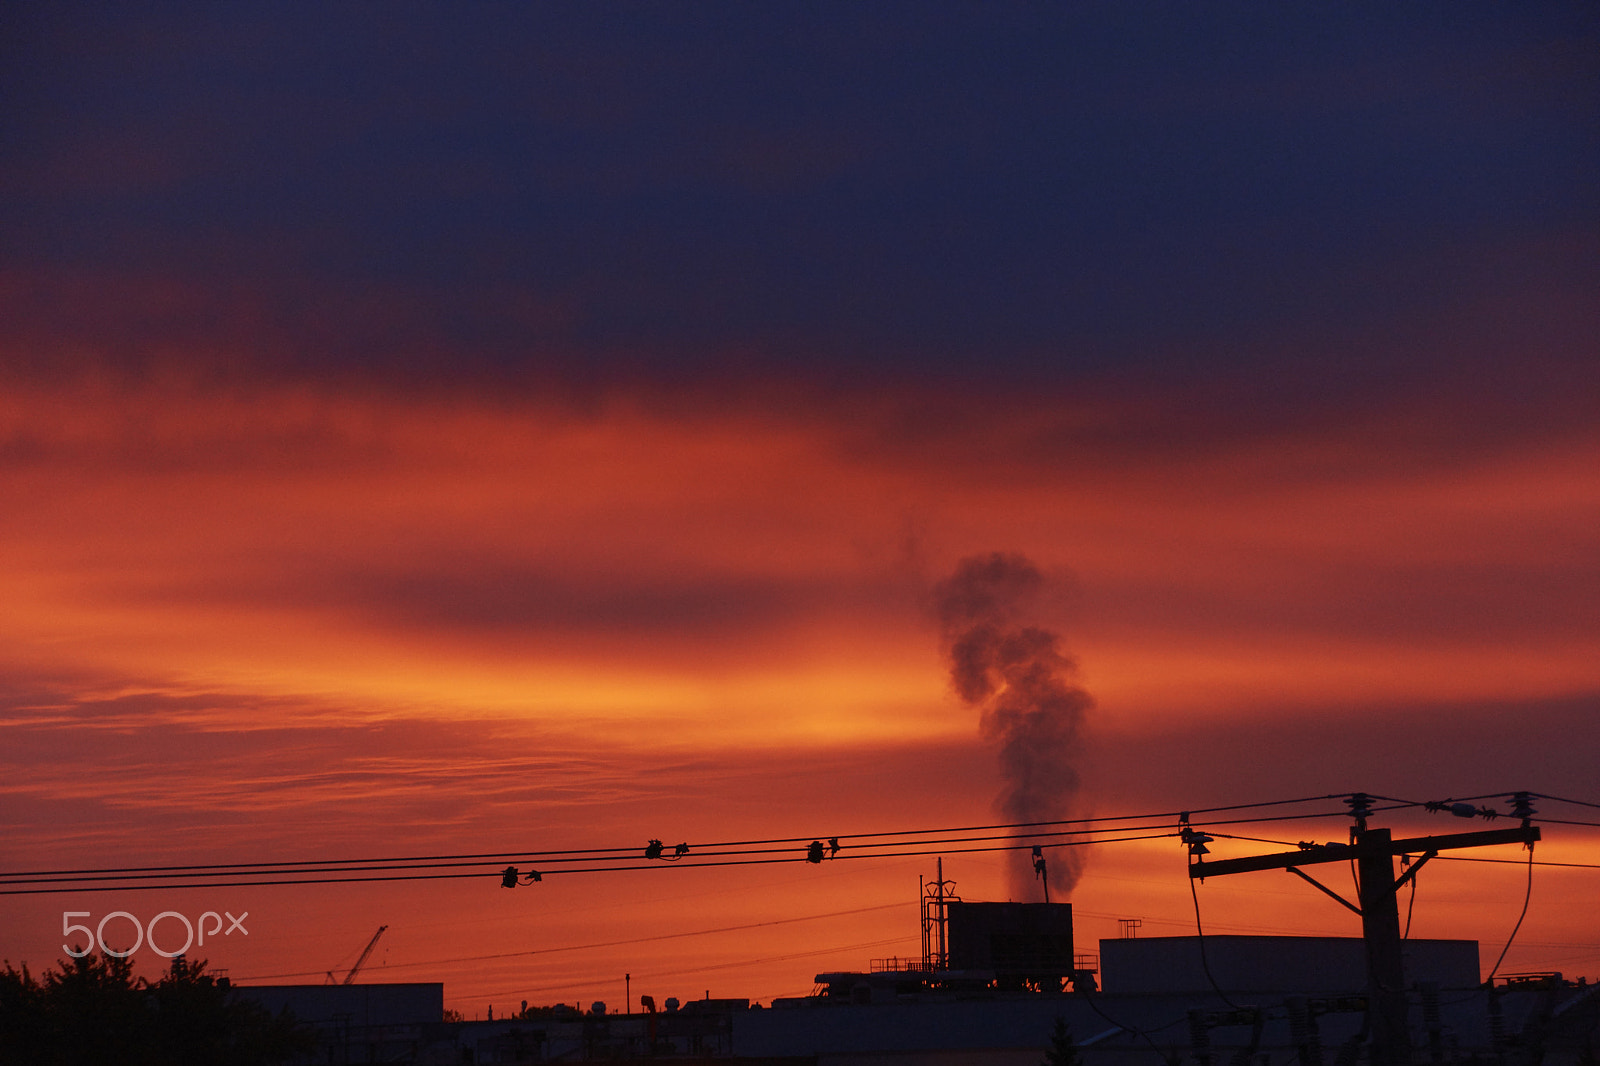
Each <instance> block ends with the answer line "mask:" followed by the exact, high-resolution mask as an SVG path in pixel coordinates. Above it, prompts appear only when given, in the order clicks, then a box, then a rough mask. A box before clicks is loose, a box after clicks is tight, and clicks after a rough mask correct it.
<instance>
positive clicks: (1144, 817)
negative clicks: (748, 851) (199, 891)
mask: <svg viewBox="0 0 1600 1066" xmlns="http://www.w3.org/2000/svg"><path fill="white" fill-rule="evenodd" d="M1336 798H1338V797H1337V796H1312V797H1308V798H1305V799H1294V800H1270V801H1267V802H1264V803H1247V804H1233V805H1230V806H1226V807H1210V808H1203V809H1199V810H1192V811H1187V812H1184V811H1165V812H1157V813H1153V814H1135V815H1116V816H1109V815H1108V816H1102V817H1096V818H1068V819H1057V820H1055V821H1044V822H1009V823H1000V824H995V825H972V826H955V827H946V828H936V829H904V830H893V831H880V832H870V833H853V834H843V833H840V834H831V833H830V834H827V836H831V837H835V838H836V839H839V840H846V839H848V840H853V841H860V840H874V839H877V838H881V837H914V836H928V835H932V834H953V833H972V832H986V831H989V830H997V829H1006V830H1017V829H1036V828H1039V827H1041V826H1072V825H1089V824H1098V823H1104V822H1124V823H1125V822H1147V821H1156V820H1160V827H1165V826H1166V825H1168V824H1170V823H1171V820H1172V819H1174V818H1176V817H1178V816H1179V815H1181V814H1190V815H1194V814H1211V813H1217V812H1222V811H1232V810H1244V809H1252V808H1259V807H1275V806H1284V805H1288V804H1297V803H1308V802H1313V801H1316V800H1320V799H1336ZM1342 813H1343V812H1333V813H1322V812H1318V813H1313V814H1298V815H1279V816H1272V817H1264V818H1251V819H1219V820H1215V821H1211V822H1202V823H1195V824H1197V825H1203V826H1211V825H1237V824H1254V823H1257V822H1266V821H1287V820H1294V819H1304V818H1324V817H1334V816H1335V815H1337V814H1342ZM1131 828H1132V827H1128V826H1111V827H1108V828H1106V829H1086V830H1072V829H1061V830H1058V831H1057V832H1059V833H1068V832H1070V833H1085V832H1127V831H1129V830H1130V829H1131ZM1140 828H1144V827H1140ZM1151 828H1155V827H1151ZM1027 835H1031V836H1050V835H1055V834H1053V833H1048V832H1047V833H1041V834H1027ZM1021 836H1024V834H1018V833H1010V834H1007V837H1008V838H1012V839H1014V838H1019V837H1021ZM820 838H821V836H820V835H818V836H807V837H773V838H769V839H765V840H726V841H712V842H709V843H703V844H697V845H696V848H697V849H699V850H700V851H701V852H703V850H704V849H706V848H742V847H756V846H761V845H771V844H791V845H800V844H806V843H809V842H810V841H811V840H814V839H820ZM941 842H943V841H941ZM873 846H884V845H873ZM639 850H640V849H639V847H638V846H637V845H627V846H622V847H595V848H577V849H564V850H561V849H558V850H549V851H541V850H533V849H508V850H504V851H489V852H475V853H467V854H452V855H400V856H384V857H377V858H359V859H300V860H285V861H275V862H238V863H206V864H197V865H187V866H110V867H95V868H89V869H72V870H16V871H0V883H6V882H7V881H11V880H14V879H21V878H46V877H54V876H69V875H79V874H119V875H135V874H143V873H172V874H174V875H180V874H183V873H186V872H193V873H194V874H195V875H196V876H215V875H216V873H217V871H219V870H222V869H231V870H245V869H259V870H260V871H261V872H262V873H263V875H265V873H267V872H269V871H270V870H275V871H281V872H285V873H299V872H312V871H314V870H319V869H326V868H328V867H349V868H356V867H360V866H367V865H377V864H385V865H389V864H404V865H405V866H406V867H407V868H411V867H413V866H414V865H416V864H431V865H449V864H451V863H452V862H456V861H473V860H477V861H484V862H488V861H500V860H507V859H514V860H521V861H525V862H539V863H543V864H550V863H556V862H580V861H582V862H590V861H605V859H606V857H607V856H615V857H616V858H624V857H629V856H632V855H635V854H638V852H639ZM296 867H301V868H304V869H292V868H296Z"/></svg>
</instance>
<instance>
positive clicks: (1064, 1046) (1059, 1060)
mask: <svg viewBox="0 0 1600 1066" xmlns="http://www.w3.org/2000/svg"><path fill="white" fill-rule="evenodd" d="M1041 1066H1083V1059H1082V1058H1080V1057H1079V1055H1078V1044H1077V1041H1075V1040H1073V1038H1072V1030H1070V1029H1068V1028H1067V1021H1066V1019H1065V1018H1057V1019H1056V1027H1055V1029H1054V1030H1053V1031H1052V1032H1051V1033H1050V1047H1049V1048H1048V1049H1046V1050H1045V1053H1044V1061H1043V1063H1041Z"/></svg>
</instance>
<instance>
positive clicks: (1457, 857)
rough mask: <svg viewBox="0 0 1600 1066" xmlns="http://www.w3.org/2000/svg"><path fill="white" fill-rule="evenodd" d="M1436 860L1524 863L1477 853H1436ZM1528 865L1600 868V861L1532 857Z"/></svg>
mask: <svg viewBox="0 0 1600 1066" xmlns="http://www.w3.org/2000/svg"><path fill="white" fill-rule="evenodd" d="M1434 860H1435V861H1441V860H1442V861H1444V862H1494V863H1501V864H1503V865H1506V866H1522V865H1524V862H1523V860H1522V859H1489V858H1483V857H1480V856H1476V855H1435V856H1434ZM1527 865H1529V866H1560V867H1564V868H1566V869H1569V870H1600V862H1554V861H1552V860H1549V859H1539V860H1538V861H1534V860H1533V859H1532V858H1529V859H1528V860H1527Z"/></svg>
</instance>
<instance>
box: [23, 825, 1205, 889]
mask: <svg viewBox="0 0 1600 1066" xmlns="http://www.w3.org/2000/svg"><path fill="white" fill-rule="evenodd" d="M1176 835H1177V833H1176V832H1171V833H1151V834H1145V835H1140V836H1128V837H1109V838H1097V839H1093V840H1064V841H1059V842H1057V843H1054V844H1050V845H1048V846H1049V847H1053V848H1067V847H1082V846H1085V845H1088V844H1119V843H1126V842H1129V841H1135V840H1160V839H1163V838H1166V837H1172V836H1176ZM917 843H919V844H928V845H937V844H939V843H941V841H937V840H929V841H918V842H917ZM1030 846H1031V845H1028V844H1003V845H995V846H991V847H980V848H941V847H929V848H925V849H923V850H917V851H904V850H902V851H885V852H875V853H871V854H860V853H845V852H841V853H840V854H838V855H835V856H833V858H832V859H829V860H827V861H830V862H831V861H834V860H835V859H896V858H907V857H912V856H924V855H970V854H979V853H984V852H995V851H1019V850H1022V849H1024V848H1027V847H1030ZM807 861H808V859H807V858H806V856H805V855H803V854H802V855H794V854H785V855H782V856H780V857H775V858H752V859H721V860H717V861H713V862H672V863H662V862H651V863H643V864H637V865H629V866H617V865H612V866H588V867H579V868H577V869H556V870H551V871H549V876H552V877H554V876H559V875H561V874H588V873H631V872H634V871H638V870H664V869H679V870H694V869H706V868H711V867H723V866H768V865H774V864H777V863H794V862H807ZM323 872H326V873H352V872H356V871H354V870H327V871H323ZM499 873H500V871H498V870H474V871H470V872H458V873H442V874H441V873H432V874H416V873H413V874H400V873H396V874H381V875H376V876H367V877H305V878H289V879H283V878H272V879H270V880H253V881H246V880H237V879H229V880H224V881H207V882H191V881H185V882H181V883H177V884H172V883H161V884H137V885H134V884H122V883H114V884H80V883H74V884H73V885H71V886H68V887H50V888H7V889H0V896H24V895H52V894H60V893H63V892H147V891H155V890H159V889H169V890H171V889H187V888H249V887H270V886H273V885H333V884H356V883H372V882H379V881H443V880H459V879H462V878H485V877H489V876H498V875H499ZM215 876H219V877H227V876H228V875H227V873H226V872H221V873H218V874H216V875H215ZM241 876H243V875H241ZM93 880H107V881H111V880H116V879H112V878H97V879H93ZM7 883H10V884H29V883H30V882H27V881H13V882H7ZM42 883H47V884H51V885H56V884H58V882H57V881H51V880H45V881H43V882H42Z"/></svg>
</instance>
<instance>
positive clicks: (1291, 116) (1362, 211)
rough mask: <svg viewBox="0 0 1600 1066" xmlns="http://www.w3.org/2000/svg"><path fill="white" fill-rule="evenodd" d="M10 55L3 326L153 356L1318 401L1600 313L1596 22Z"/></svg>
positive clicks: (902, 31) (1178, 21) (1353, 17)
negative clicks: (1244, 394)
mask: <svg viewBox="0 0 1600 1066" xmlns="http://www.w3.org/2000/svg"><path fill="white" fill-rule="evenodd" d="M9 17H10V18H11V20H12V25H11V27H10V28H9V30H8V32H7V34H6V36H7V37H8V38H9V40H10V44H9V46H8V47H7V48H6V52H5V55H4V57H3V58H4V59H5V60H6V63H5V64H4V65H5V66H6V67H8V68H9V72H8V73H6V74H5V75H3V79H4V80H3V82H0V91H3V92H4V98H5V100H6V103H7V106H6V107H5V112H6V114H7V116H8V117H7V118H5V119H4V120H3V121H4V128H3V131H0V132H3V133H4V137H3V138H0V141H3V143H4V145H5V147H4V148H0V151H3V152H4V155H5V164H6V169H7V170H9V171H10V172H11V173H12V177H11V178H10V179H9V180H7V181H6V182H5V183H4V192H5V196H4V198H3V202H0V238H3V245H4V248H5V249H6V250H5V251H4V252H3V253H0V254H3V256H4V260H3V265H4V268H5V270H6V275H7V277H8V278H9V279H11V283H10V285H9V286H8V288H7V296H6V303H7V304H8V305H9V306H10V310H11V317H12V318H13V319H14V320H16V321H20V322H23V323H25V324H26V325H25V327H24V326H18V327H15V329H17V330H20V331H22V332H23V333H24V334H26V335H27V336H29V337H34V338H36V337H38V336H40V335H43V336H49V337H55V338H58V339H59V338H61V337H69V338H72V339H76V340H80V341H86V342H87V343H89V344H90V345H91V346H98V347H101V348H104V349H109V350H112V351H118V350H121V351H122V352H123V353H124V354H125V355H126V354H127V353H129V352H130V351H131V352H133V353H134V354H135V356H137V353H138V352H147V351H149V350H151V349H153V348H161V347H164V346H170V345H174V344H176V345H177V346H179V347H187V348H196V347H202V348H203V347H206V346H208V344H209V345H210V346H212V347H218V348H226V349H231V350H239V349H244V350H246V351H247V352H249V353H252V354H250V355H249V356H248V357H249V358H250V359H252V360H255V361H257V362H259V363H261V364H263V365H267V366H288V367H291V368H295V369H298V370H300V371H304V372H314V371H317V370H319V369H321V368H327V367H332V368H340V367H344V368H354V369H356V370H357V371H361V372H365V371H370V370H377V371H383V370H389V369H398V370H405V371H407V372H423V373H429V372H432V373H438V372H441V371H443V372H451V373H454V372H465V373H478V372H488V373H491V374H498V373H499V372H501V371H505V370H512V371H518V372H521V371H533V372H536V373H543V372H554V373H557V374H576V375H579V376H583V375H591V376H593V377H596V378H598V379H601V380H604V379H606V378H607V377H609V376H612V375H616V374H620V373H637V372H644V373H647V374H655V375H663V376H673V375H679V374H681V375H687V376H688V377H690V378H696V377H701V376H704V375H706V374H713V373H727V372H729V371H737V372H756V373H760V372H767V371H772V370H779V371H785V372H799V373H807V374H817V375H821V376H824V377H828V376H841V377H843V378H846V379H852V378H854V377H855V376H857V375H863V374H864V375H867V376H877V375H882V376H887V377H891V378H892V377H895V376H899V375H904V374H907V373H924V374H931V375H933V376H935V377H939V378H950V377H954V378H956V379H960V380H974V379H984V378H991V379H997V380H1000V381H1013V382H1014V381H1016V380H1019V379H1022V380H1038V379H1044V380H1053V379H1057V380H1058V379H1063V378H1064V379H1067V380H1070V379H1071V378H1073V377H1074V376H1075V375H1078V374H1082V373H1084V372H1103V371H1105V370H1106V369H1108V368H1115V367H1125V366H1127V365H1129V364H1130V363H1131V364H1134V365H1138V366H1144V367H1148V368H1152V369H1155V370H1157V371H1166V370H1169V369H1176V370H1178V371H1180V372H1189V371H1192V370H1193V369H1194V367H1193V366H1191V365H1189V364H1196V363H1197V364H1198V365H1199V366H1200V367H1202V368H1204V369H1205V370H1206V371H1210V370H1212V369H1226V368H1228V367H1230V366H1232V365H1234V364H1236V363H1242V364H1244V365H1247V366H1249V367H1259V365H1260V364H1261V363H1262V361H1263V360H1266V361H1267V362H1270V363H1273V364H1274V365H1278V366H1282V367H1284V368H1286V369H1287V370H1288V371H1289V372H1290V373H1291V374H1292V375H1295V376H1301V377H1304V376H1311V377H1325V376H1327V371H1326V368H1325V367H1324V366H1323V364H1322V361H1321V358H1320V357H1316V358H1306V359H1302V360H1301V361H1298V362H1297V361H1296V356H1295V355H1293V354H1292V353H1294V352H1296V351H1301V350H1303V349H1305V348H1306V347H1307V346H1315V347H1320V346H1322V345H1323V344H1325V343H1327V341H1328V340H1329V338H1334V339H1335V340H1338V339H1344V340H1346V341H1349V340H1351V339H1364V338H1366V337H1368V336H1370V335H1372V334H1374V333H1382V332H1383V331H1385V330H1386V329H1389V328H1390V327H1391V326H1392V325H1394V324H1396V323H1406V324H1409V323H1412V322H1415V321H1416V320H1418V319H1419V318H1420V319H1422V320H1430V319H1437V318H1448V317H1451V316H1458V315H1461V314H1468V315H1470V314H1472V313H1474V309H1481V308H1482V306H1483V305H1484V301H1485V299H1486V297H1495V296H1501V297H1504V298H1505V299H1508V300H1510V301H1511V302H1513V303H1514V302H1515V299H1516V297H1515V294H1512V295H1510V296H1506V295H1505V294H1506V292H1507V289H1508V287H1509V288H1515V287H1517V286H1531V287H1534V288H1549V287H1551V286H1553V285H1555V286H1559V285H1561V284H1563V283H1565V284H1569V285H1573V286H1574V287H1576V288H1578V289H1580V290H1582V289H1583V287H1584V286H1585V285H1587V284H1588V283H1590V282H1592V281H1593V280H1595V279H1594V276H1593V275H1594V273H1595V272H1594V268H1593V267H1592V265H1589V260H1590V259H1592V257H1590V256H1587V255H1584V254H1580V253H1579V252H1578V251H1576V250H1575V249H1577V248H1581V247H1583V246H1585V244H1587V245H1589V246H1592V239H1591V240H1588V241H1587V242H1586V241H1585V240H1584V239H1582V238H1583V236H1584V235H1587V237H1588V238H1592V237H1593V236H1594V235H1595V231H1596V229H1597V228H1600V227H1597V226H1596V220H1597V218H1596V210H1595V208H1596V196H1595V193H1596V183H1595V178H1594V175H1595V174H1596V173H1600V167H1597V166H1596V164H1597V163H1600V158H1597V156H1600V152H1597V145H1596V140H1595V137H1594V133H1593V131H1594V129H1596V128H1597V123H1596V119H1597V118H1600V115H1597V110H1600V105H1597V102H1596V101H1597V100H1600V94H1597V93H1596V92H1595V90H1596V88H1600V59H1597V58H1596V57H1597V56H1600V49H1597V48H1596V47H1595V46H1596V44H1597V43H1600V42H1597V40H1596V38H1597V37H1600V15H1596V13H1595V11H1594V9H1593V8H1592V7H1588V6H1586V5H1579V4H1555V3H1552V4H1535V5H1524V6H1519V7H1517V8H1498V7H1488V6H1482V7H1480V6H1473V5H1454V4H1452V5H1408V6H1405V7H1402V8H1395V7H1390V6H1380V5H1372V6H1360V5H1356V6H1345V7H1339V8H1335V9H1325V8H1293V9H1284V8H1269V7H1262V6H1258V5H1206V6H1205V7H1196V6H1194V5H1181V4H1162V5H1158V4H1150V5H1133V6H1128V5H1115V6H1111V5H1107V6H1093V7H1090V6H1085V7H1081V8H1080V7H1063V6H1060V5H1011V6H1006V7H999V8H996V7H990V6H967V5H946V4H933V5H929V4H911V5H877V4H875V5H843V4H839V5H763V6H762V7H761V8H760V9H759V10H757V9H753V8H750V7H747V6H740V5H694V6H675V5H661V6H647V5H620V4H617V5H612V4H585V5H568V6H557V5H539V6H536V7H527V6H518V5H507V6H474V7H471V8H459V7H448V8H440V7H425V6H407V5H381V6H342V7H335V8H330V7H329V6H327V5H306V6H289V7H285V6H283V5H271V6H263V7H260V8H251V7H248V6H243V5H228V6H225V7H216V6H201V7H196V8H181V7H179V8H174V7H161V8H156V9H154V10H151V9H146V8H143V7H139V8H123V9H112V10H96V9H83V8H74V9H41V10H36V11H29V12H23V13H16V12H13V13H12V14H11V15H10V16H9ZM1562 240H1565V241H1567V242H1569V243H1567V244H1562V243H1561V241H1562ZM108 276H110V277H115V278H135V279H138V278H147V279H161V280H162V281H163V282H165V283H167V284H169V285H173V286H176V287H177V288H178V289H179V290H180V291H182V292H183V293H184V296H183V297H182V298H181V299H176V300H174V301H172V302H170V303H168V304H165V305H159V304H158V305H156V306H152V301H151V300H150V299H148V298H147V297H138V296H136V297H131V298H125V299H122V300H110V301H107V300H99V299H96V298H95V289H94V286H95V285H96V284H97V282H96V281H95V280H94V279H104V278H106V277H108ZM19 278H20V279H26V280H25V282H23V281H18V280H17V279H19ZM83 278H89V279H90V281H89V282H87V283H86V284H88V285H89V288H88V289H87V290H84V289H81V288H70V283H73V282H76V283H77V284H80V285H81V284H85V283H84V282H83V281H82V280H81V279H83ZM1508 279H1509V286H1508ZM69 290H70V294H69V295H64V293H68V292H69ZM1590 291H1592V286H1590ZM85 303H87V304H88V305H90V306H88V307H85V306H84V304H85ZM129 305H131V306H129ZM1267 351H1270V352H1273V353H1276V354H1274V355H1273V356H1271V357H1270V358H1269V357H1267V356H1263V355H1261V354H1260V353H1262V352H1267ZM1283 353H1291V354H1288V355H1285V354H1283ZM1415 358H1416V359H1417V360H1419V361H1421V362H1424V363H1428V362H1429V360H1430V358H1437V356H1432V357H1430V356H1427V355H1422V354H1419V355H1417V356H1415ZM1430 365H1432V364H1431V363H1430ZM1373 370H1374V368H1373V367H1370V366H1369V367H1366V368H1364V372H1371V371H1373Z"/></svg>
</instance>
